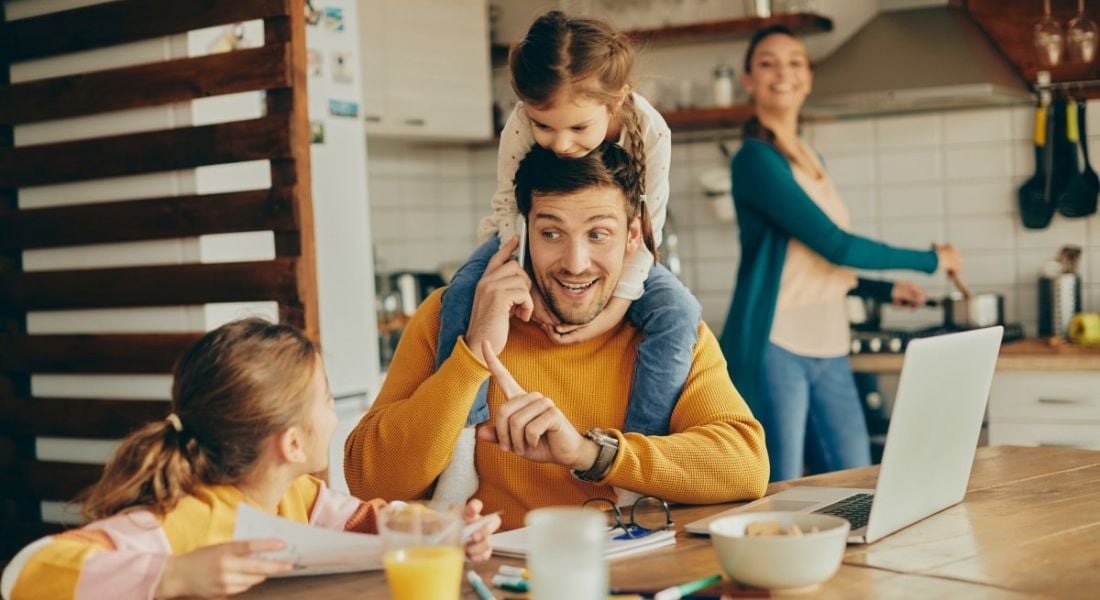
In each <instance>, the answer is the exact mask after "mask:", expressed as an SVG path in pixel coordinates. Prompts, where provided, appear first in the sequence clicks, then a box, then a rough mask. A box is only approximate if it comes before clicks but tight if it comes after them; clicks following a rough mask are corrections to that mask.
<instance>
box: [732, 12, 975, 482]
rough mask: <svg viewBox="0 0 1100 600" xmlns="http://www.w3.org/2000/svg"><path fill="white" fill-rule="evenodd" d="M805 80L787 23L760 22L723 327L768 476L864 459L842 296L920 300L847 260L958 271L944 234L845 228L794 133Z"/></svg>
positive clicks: (817, 167)
mask: <svg viewBox="0 0 1100 600" xmlns="http://www.w3.org/2000/svg"><path fill="white" fill-rule="evenodd" d="M812 84H813V73H812V70H811V64H810V58H809V55H808V53H807V52H806V48H805V46H803V45H802V42H801V41H800V40H799V39H798V37H796V36H795V35H794V33H793V32H791V31H790V30H789V29H788V28H786V27H783V26H773V27H769V28H766V29H762V30H760V31H758V32H757V33H756V34H755V35H754V36H753V37H752V39H751V41H750V42H749V47H748V50H747V52H746V55H745V64H744V71H743V75H742V86H743V87H744V89H745V90H746V91H747V92H748V93H749V94H750V95H751V97H752V104H753V108H754V112H755V114H754V116H753V117H752V118H751V119H750V120H749V121H748V122H747V123H746V124H745V127H744V142H743V144H742V146H741V149H740V150H739V151H738V152H737V154H736V155H735V156H734V157H733V159H732V163H731V176H732V184H733V197H734V207H735V209H736V211H737V217H738V219H737V222H738V225H739V227H740V231H741V235H740V238H741V265H740V268H739V270H738V273H737V286H736V289H735V292H734V295H733V302H732V303H731V305H730V310H729V315H728V316H727V318H726V324H725V328H724V330H723V332H722V336H721V344H722V350H723V352H724V353H725V355H726V358H727V360H728V364H729V371H730V375H731V377H732V379H733V381H734V382H736V384H737V388H738V390H739V391H740V392H741V393H742V394H743V395H744V396H745V399H746V401H748V402H749V405H750V406H751V407H752V408H753V412H754V413H755V414H756V416H757V418H759V419H760V421H761V423H763V425H764V430H765V432H766V433H767V446H768V455H769V456H770V457H771V480H772V481H782V480H785V479H792V478H795V477H801V476H802V475H803V472H804V469H806V468H808V470H809V471H810V472H811V473H818V472H828V471H835V470H839V469H848V468H852V467H859V466H864V465H867V464H870V449H869V442H868V434H867V426H866V423H865V422H864V419H863V410H862V407H861V403H860V399H859V395H858V393H857V391H856V387H855V382H854V379H853V375H852V368H851V365H850V363H849V362H848V351H849V345H850V339H849V330H848V317H847V310H846V306H847V303H846V300H845V297H846V296H847V295H848V294H849V293H850V292H851V293H856V294H859V295H870V296H874V297H876V298H878V299H879V300H882V301H890V302H893V303H894V304H898V305H907V306H918V305H921V304H923V303H924V301H925V299H926V296H925V294H924V292H923V291H921V290H920V288H918V287H916V286H915V285H913V284H911V283H909V282H904V281H899V282H896V283H894V282H889V281H875V280H867V279H860V278H857V276H856V273H855V271H854V269H909V270H914V271H923V272H926V273H932V272H935V271H936V270H943V271H948V270H954V271H961V270H962V266H963V265H962V259H961V258H960V256H959V254H958V252H956V250H955V249H954V247H953V246H951V245H950V244H947V245H931V246H930V247H929V248H928V249H925V250H918V249H906V248H898V247H894V246H890V245H887V244H884V243H881V242H877V241H874V240H870V239H867V238H864V237H861V236H858V235H854V234H852V233H850V232H848V231H847V230H848V227H849V214H848V210H847V209H846V208H845V206H844V203H843V201H842V199H841V198H840V195H839V194H838V192H837V189H836V187H835V186H834V185H833V182H832V180H831V179H830V178H829V175H828V173H827V172H826V171H825V169H824V167H823V166H822V164H821V162H820V161H819V159H818V157H817V155H816V154H815V152H814V151H813V150H812V149H811V148H810V146H809V145H808V144H806V142H804V141H803V140H802V139H800V138H799V131H798V124H799V112H800V111H801V109H802V105H803V103H805V101H806V97H807V95H808V94H809V93H810V90H811V87H812Z"/></svg>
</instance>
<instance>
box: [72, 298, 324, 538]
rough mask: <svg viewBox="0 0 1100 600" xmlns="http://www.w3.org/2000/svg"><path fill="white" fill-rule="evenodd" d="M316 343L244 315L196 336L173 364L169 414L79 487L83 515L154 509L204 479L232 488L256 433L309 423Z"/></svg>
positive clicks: (252, 460) (254, 453)
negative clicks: (98, 475) (94, 478)
mask: <svg viewBox="0 0 1100 600" xmlns="http://www.w3.org/2000/svg"><path fill="white" fill-rule="evenodd" d="M319 368H320V360H319V356H318V352H317V347H316V346H315V345H314V344H313V342H312V341H311V340H310V339H309V338H307V337H306V336H305V334H303V333H302V332H301V331H299V330H298V329H295V328H294V327H291V326H289V325H279V324H275V323H269V322H267V321H265V320H263V319H259V318H248V319H241V320H239V321H234V322H232V323H227V324H225V325H222V326H221V327H219V328H217V329H215V330H214V331H211V332H209V333H207V334H206V335H204V336H202V337H201V338H199V340H198V341H197V342H195V345H194V346H192V347H191V348H190V349H189V350H188V351H187V352H186V353H185V354H184V355H183V357H181V358H180V360H179V362H178V363H177V364H176V369H175V374H174V375H175V376H174V380H173V383H172V411H173V412H172V414H171V415H169V417H168V418H167V419H164V420H163V421H157V422H155V423H150V424H148V425H146V426H145V427H142V428H141V429H139V430H137V431H135V432H133V433H131V434H130V435H129V436H128V437H127V438H126V439H125V440H123V442H122V446H120V447H119V449H118V450H117V451H116V452H115V455H114V456H113V457H112V458H111V461H110V462H109V463H108V464H107V466H106V467H105V468H104V470H103V477H102V478H101V479H100V480H99V482H97V483H96V484H95V485H93V486H92V487H91V488H89V489H88V490H87V491H85V492H84V493H83V494H82V496H81V498H80V499H79V501H81V502H82V503H83V508H82V512H83V514H84V516H85V517H87V518H90V519H99V518H103V517H107V516H110V515H113V514H117V513H119V512H121V511H124V510H126V509H128V508H131V507H141V508H143V509H146V510H149V511H151V512H153V513H155V514H158V515H163V514H165V513H167V512H168V511H170V510H172V509H173V508H175V506H176V504H177V503H179V501H180V499H181V498H183V497H184V496H187V495H192V494H194V493H195V492H196V490H197V488H198V487H199V486H204V485H232V484H236V483H238V482H240V480H241V478H242V477H244V476H245V475H246V474H247V473H249V472H250V470H251V469H253V468H254V467H255V465H256V464H257V461H258V459H259V458H260V457H261V455H262V452H263V451H262V447H263V443H264V441H265V440H267V439H269V438H270V437H271V436H272V435H275V434H276V433H278V432H280V431H285V430H286V429H288V428H290V427H292V426H295V425H300V424H305V426H306V427H309V426H310V424H309V423H308V421H307V415H308V414H309V411H310V409H311V400H309V398H310V396H309V394H308V390H309V386H310V385H311V383H312V381H313V378H314V376H315V374H316V373H317V370H318V369H319Z"/></svg>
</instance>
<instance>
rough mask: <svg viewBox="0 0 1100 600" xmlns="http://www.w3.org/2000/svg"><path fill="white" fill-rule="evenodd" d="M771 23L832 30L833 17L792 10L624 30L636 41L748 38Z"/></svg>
mask: <svg viewBox="0 0 1100 600" xmlns="http://www.w3.org/2000/svg"><path fill="white" fill-rule="evenodd" d="M772 25H785V26H787V27H789V28H790V29H791V31H794V32H795V33H798V34H811V33H821V32H824V31H832V30H833V20H832V19H830V18H828V17H823V16H821V15H818V14H813V13H791V14H786V15H775V16H772V17H746V18H741V19H725V20H722V21H707V22H705V23H693V24H690V25H672V26H669V27H660V28H657V29H639V30H636V31H630V32H627V33H628V35H630V37H631V39H633V40H634V41H636V42H667V41H692V42H702V41H714V40H729V39H739V38H747V37H749V36H751V35H752V34H753V33H754V32H755V31H757V30H758V29H763V28H764V27H770V26H772Z"/></svg>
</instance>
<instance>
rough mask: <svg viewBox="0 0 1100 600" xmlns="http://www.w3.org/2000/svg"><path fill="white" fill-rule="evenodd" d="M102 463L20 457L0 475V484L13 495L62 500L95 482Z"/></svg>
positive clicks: (101, 468)
mask: <svg viewBox="0 0 1100 600" xmlns="http://www.w3.org/2000/svg"><path fill="white" fill-rule="evenodd" d="M102 473H103V466H102V465H86V464H82V463H67V462H54V461H31V460H24V461H19V462H18V463H16V464H15V466H14V468H12V469H11V470H9V471H8V472H7V473H2V474H0V485H3V486H4V487H5V488H6V489H5V491H6V492H7V493H9V494H11V495H13V496H15V497H17V498H18V497H22V498H33V499H38V500H47V501H55V502H63V501H67V500H72V499H73V498H75V497H76V495H77V494H79V493H80V491H81V490H83V489H85V488H87V487H88V486H89V485H91V484H93V483H95V482H96V480H98V479H99V476H100V475H101V474H102Z"/></svg>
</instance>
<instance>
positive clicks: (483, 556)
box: [463, 498, 500, 562]
mask: <svg viewBox="0 0 1100 600" xmlns="http://www.w3.org/2000/svg"><path fill="white" fill-rule="evenodd" d="M481 509H482V504H481V500H478V499H477V498H474V499H472V500H470V501H469V502H467V503H466V510H465V512H464V513H463V516H464V517H465V519H466V522H467V523H472V522H474V521H476V520H478V519H479V518H481ZM497 529H500V516H498V515H494V516H493V518H492V519H491V520H490V521H489V522H488V523H486V524H485V525H484V526H483V527H482V528H481V529H478V530H477V531H475V532H474V533H473V535H471V536H470V539H469V540H467V541H466V557H467V558H469V559H470V560H472V561H475V562H476V561H482V560H488V558H489V556H490V555H492V553H493V541H492V539H491V538H490V537H489V536H490V535H492V533H493V532H494V531H496V530H497Z"/></svg>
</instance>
